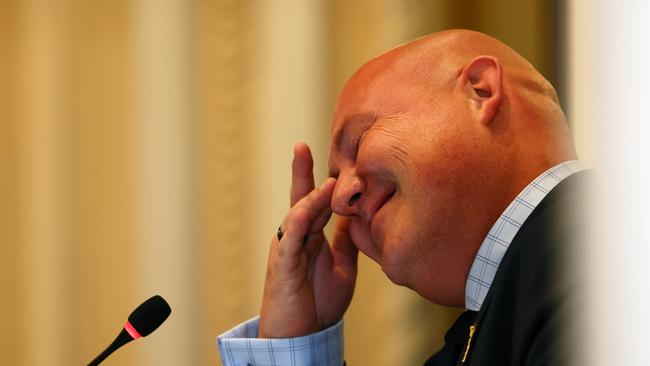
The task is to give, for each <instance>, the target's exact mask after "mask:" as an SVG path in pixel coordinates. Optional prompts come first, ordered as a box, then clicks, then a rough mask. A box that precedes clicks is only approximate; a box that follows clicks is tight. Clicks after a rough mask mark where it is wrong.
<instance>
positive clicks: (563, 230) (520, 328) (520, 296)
mask: <svg viewBox="0 0 650 366" xmlns="http://www.w3.org/2000/svg"><path fill="white" fill-rule="evenodd" d="M592 174H593V173H591V172H589V171H582V172H579V173H575V174H573V175H571V176H569V177H567V178H566V179H565V180H563V181H562V182H560V184H558V185H557V186H556V187H555V188H554V189H553V190H551V192H549V194H548V195H547V196H546V197H545V198H544V199H543V200H542V202H540V204H539V205H538V206H537V207H536V208H535V210H534V211H533V212H532V213H531V215H530V216H529V217H528V219H527V220H526V221H525V222H524V224H523V225H522V227H521V228H520V229H519V231H518V232H517V234H516V236H515V237H514V239H513V240H512V243H511V244H510V247H509V249H508V250H507V252H506V254H505V255H504V257H503V260H502V261H501V265H500V266H499V269H498V270H497V273H496V275H495V277H494V281H493V282H492V286H491V288H490V290H489V291H488V294H487V296H486V298H485V301H484V302H483V305H482V307H481V310H480V311H479V312H478V313H476V312H472V311H466V312H465V313H463V314H462V315H461V316H460V318H458V320H457V321H456V323H454V325H453V326H452V327H451V329H449V331H448V332H447V334H446V335H445V345H444V347H443V348H442V349H441V350H440V351H438V352H437V353H436V354H434V355H433V356H432V357H431V358H429V360H427V362H426V363H425V366H433V365H445V366H447V365H472V366H478V365H489V366H509V365H510V366H523V365H526V366H528V365H531V366H532V365H566V364H568V356H569V351H570V348H569V347H567V345H566V343H567V342H566V340H567V334H568V332H569V331H570V330H569V327H570V326H571V324H573V323H572V322H570V319H571V308H572V307H573V306H574V305H575V301H577V299H578V298H577V296H578V294H579V293H580V292H578V290H580V288H579V287H577V283H578V281H579V279H578V277H577V276H574V273H571V272H572V271H570V268H571V267H570V265H568V262H566V258H567V257H568V256H569V253H570V251H569V250H568V249H575V247H576V243H577V240H579V237H578V235H579V231H580V230H579V229H581V228H582V226H583V225H584V223H583V222H582V220H581V219H582V217H581V216H582V215H579V212H576V209H577V208H583V207H585V206H584V202H586V199H587V194H586V193H585V192H586V191H587V190H586V187H587V181H588V180H590V179H591V178H590V176H591V175H592ZM470 326H474V331H473V335H472V337H471V341H469V342H468V339H469V338H470V337H469V333H470V329H469V328H470ZM468 343H469V345H468ZM463 358H464V359H465V360H464V362H463Z"/></svg>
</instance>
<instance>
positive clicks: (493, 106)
mask: <svg viewBox="0 0 650 366" xmlns="http://www.w3.org/2000/svg"><path fill="white" fill-rule="evenodd" d="M502 72H503V71H502V68H501V63H500V62H499V60H498V59H497V58H495V57H492V56H478V57H476V58H475V59H473V60H472V61H471V62H470V63H469V64H467V65H466V66H465V67H464V68H463V70H462V71H461V82H462V83H463V84H465V86H467V87H468V90H469V93H470V98H471V99H472V101H473V103H472V106H473V107H474V112H475V113H476V116H477V117H478V119H479V121H480V122H481V123H482V124H484V125H487V124H489V123H490V122H492V120H493V119H494V116H496V114H497V112H498V111H499V108H500V107H501V103H502V102H503V76H502Z"/></svg>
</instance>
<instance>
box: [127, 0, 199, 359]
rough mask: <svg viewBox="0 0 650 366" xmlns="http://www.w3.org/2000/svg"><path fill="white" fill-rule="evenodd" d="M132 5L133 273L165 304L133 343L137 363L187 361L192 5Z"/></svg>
mask: <svg viewBox="0 0 650 366" xmlns="http://www.w3.org/2000/svg"><path fill="white" fill-rule="evenodd" d="M132 6H133V7H132V25H133V27H134V42H133V61H134V75H135V83H134V87H135V105H134V108H135V121H136V132H135V135H136V138H135V146H136V147H137V149H138V150H137V151H136V161H137V163H136V166H135V170H136V186H137V187H138V190H137V192H138V194H137V197H138V200H139V201H138V204H139V205H138V215H137V216H138V218H137V230H138V239H139V240H138V245H137V247H136V249H135V251H136V256H137V258H139V261H138V263H137V268H134V269H133V270H134V272H133V274H134V275H133V278H134V280H135V281H137V282H138V292H139V293H140V294H141V295H142V296H143V297H146V296H148V295H149V294H154V293H159V294H161V295H162V296H164V297H165V298H166V299H167V300H168V301H169V303H170V305H171V306H172V314H171V316H170V318H169V320H168V321H167V323H166V324H164V325H163V327H164V331H162V332H159V333H158V334H154V336H155V337H156V342H151V341H150V342H143V343H144V344H140V345H139V347H143V349H144V354H145V355H146V357H145V359H143V360H142V362H141V363H142V364H151V365H194V364H196V363H197V355H196V354H195V352H194V344H195V342H196V336H195V334H196V323H197V318H196V315H195V309H196V296H197V295H196V289H195V287H196V284H195V276H194V267H195V254H196V243H195V237H194V235H192V222H193V218H192V209H193V205H194V202H193V194H192V191H191V187H192V180H193V177H194V167H193V161H192V159H190V151H191V148H192V146H191V141H192V139H193V133H194V116H193V115H192V110H191V101H192V93H191V90H192V88H191V82H192V70H193V68H192V66H193V63H192V57H191V55H192V45H193V40H192V37H191V32H190V29H191V28H190V27H191V24H192V18H191V15H192V8H191V6H188V3H187V2H186V1H182V0H165V1H158V0H138V1H134V2H133V4H132Z"/></svg>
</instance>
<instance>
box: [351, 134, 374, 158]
mask: <svg viewBox="0 0 650 366" xmlns="http://www.w3.org/2000/svg"><path fill="white" fill-rule="evenodd" d="M369 127H370V126H369ZM368 130H370V128H366V129H364V130H363V131H361V133H360V134H358V135H357V137H355V139H354V141H353V142H352V144H353V146H354V156H355V160H356V156H357V155H358V154H359V147H360V146H361V143H362V142H363V138H364V137H366V134H367V133H368Z"/></svg>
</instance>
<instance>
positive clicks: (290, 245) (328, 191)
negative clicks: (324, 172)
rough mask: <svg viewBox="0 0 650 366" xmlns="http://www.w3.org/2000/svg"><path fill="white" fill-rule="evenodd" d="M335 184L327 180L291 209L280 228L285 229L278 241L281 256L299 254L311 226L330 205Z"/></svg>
mask: <svg viewBox="0 0 650 366" xmlns="http://www.w3.org/2000/svg"><path fill="white" fill-rule="evenodd" d="M335 182H336V180H335V179H334V178H328V179H327V180H326V181H325V182H324V183H323V184H322V185H321V186H320V187H318V188H316V189H314V190H313V191H311V192H310V193H309V194H308V195H307V196H306V197H304V198H303V199H302V200H300V201H299V202H298V204H296V205H295V206H294V207H293V208H292V209H291V211H290V212H289V214H288V215H287V218H286V219H285V222H284V224H283V226H282V227H283V228H286V231H285V232H284V236H283V237H282V240H281V241H280V250H281V253H282V254H286V255H289V256H293V255H296V254H298V253H299V252H300V250H301V248H302V244H303V241H304V239H305V237H306V236H307V235H308V234H310V233H311V230H312V224H313V223H314V222H315V221H316V220H317V218H318V217H319V216H320V214H322V213H323V209H326V208H327V207H328V206H329V205H330V202H331V200H332V193H333V192H334V184H335ZM328 210H329V209H328ZM326 212H327V211H326Z"/></svg>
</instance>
